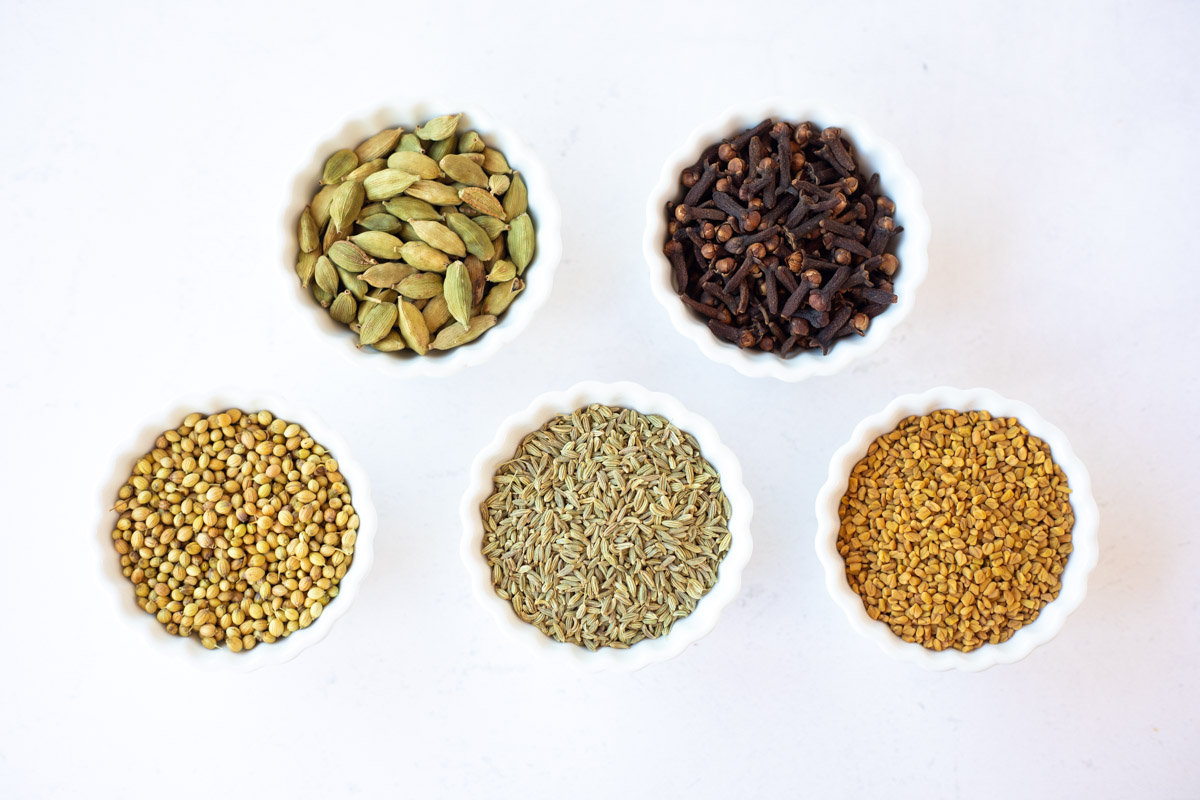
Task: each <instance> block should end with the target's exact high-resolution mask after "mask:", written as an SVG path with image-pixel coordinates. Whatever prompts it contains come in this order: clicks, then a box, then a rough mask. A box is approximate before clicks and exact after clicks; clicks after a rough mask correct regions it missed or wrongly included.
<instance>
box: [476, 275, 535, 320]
mask: <svg viewBox="0 0 1200 800" xmlns="http://www.w3.org/2000/svg"><path fill="white" fill-rule="evenodd" d="M524 288H525V284H524V282H523V281H522V280H521V279H520V278H513V279H512V280H509V281H505V282H504V283H498V284H496V285H495V286H493V287H492V288H491V290H490V291H489V292H488V293H487V297H485V298H483V313H484V314H492V315H495V316H497V317H498V316H500V315H501V314H503V313H504V312H505V310H506V309H507V308H508V306H509V304H511V303H512V301H513V298H514V297H516V296H517V295H518V294H520V293H521V290H522V289H524Z"/></svg>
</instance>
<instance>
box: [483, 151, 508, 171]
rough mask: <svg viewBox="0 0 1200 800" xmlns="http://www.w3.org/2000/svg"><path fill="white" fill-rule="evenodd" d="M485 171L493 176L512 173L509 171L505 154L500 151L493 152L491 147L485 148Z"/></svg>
mask: <svg viewBox="0 0 1200 800" xmlns="http://www.w3.org/2000/svg"><path fill="white" fill-rule="evenodd" d="M483 170H484V172H490V173H492V174H493V175H506V174H508V173H509V172H512V170H511V169H509V166H508V159H507V158H505V157H504V153H501V152H500V151H499V150H493V149H492V148H490V147H487V148H484V151H483Z"/></svg>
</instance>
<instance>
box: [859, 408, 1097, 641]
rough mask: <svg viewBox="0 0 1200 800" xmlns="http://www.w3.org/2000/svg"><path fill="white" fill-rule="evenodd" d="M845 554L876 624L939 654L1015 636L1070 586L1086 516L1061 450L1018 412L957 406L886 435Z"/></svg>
mask: <svg viewBox="0 0 1200 800" xmlns="http://www.w3.org/2000/svg"><path fill="white" fill-rule="evenodd" d="M840 516H841V530H840V532H839V535H838V552H839V553H841V555H842V557H843V558H844V559H845V560H846V580H847V581H848V582H849V584H850V587H851V588H852V589H854V591H855V592H857V593H858V594H859V595H860V596H861V597H862V600H863V606H864V607H865V608H866V610H867V613H868V614H869V615H870V616H871V618H872V619H876V620H879V621H881V622H884V623H887V625H888V626H889V627H890V628H891V629H892V632H893V633H895V634H896V635H897V636H899V637H901V638H902V639H904V641H906V642H917V643H919V644H921V645H923V646H925V647H928V648H930V649H932V650H944V649H946V648H951V647H952V648H955V649H958V650H963V651H970V650H974V649H975V648H977V647H981V646H983V645H985V644H999V643H1000V642H1003V641H1006V640H1007V639H1008V638H1009V637H1011V636H1012V635H1013V634H1014V633H1015V632H1016V631H1017V630H1019V629H1020V628H1021V627H1022V626H1024V625H1026V624H1028V623H1030V622H1032V621H1033V620H1035V619H1036V618H1037V616H1038V614H1039V613H1040V611H1041V609H1042V608H1043V607H1045V605H1046V604H1047V603H1049V602H1051V601H1053V600H1054V599H1055V598H1056V597H1058V593H1059V590H1060V589H1061V586H1062V584H1061V576H1062V573H1063V570H1064V569H1065V568H1066V563H1067V559H1068V557H1069V556H1070V553H1071V529H1072V528H1073V527H1074V525H1075V515H1074V513H1073V511H1072V509H1071V502H1070V488H1069V487H1068V486H1067V479H1066V476H1065V475H1064V474H1063V472H1062V469H1061V468H1060V467H1059V466H1058V465H1057V464H1055V463H1054V460H1053V459H1052V458H1051V453H1050V448H1049V447H1048V446H1047V445H1046V443H1045V442H1043V441H1042V440H1041V439H1039V438H1037V437H1036V436H1033V435H1031V434H1030V433H1029V431H1028V430H1026V429H1025V428H1024V427H1023V426H1022V425H1021V423H1020V421H1018V420H1017V419H1015V418H1013V417H1001V418H993V417H992V416H991V415H990V414H989V413H988V412H986V411H955V410H951V409H946V410H942V411H935V412H933V413H932V414H928V415H926V416H920V417H908V418H907V419H905V420H903V421H901V423H900V424H899V425H897V426H896V429H895V430H893V431H892V432H890V433H887V434H884V435H883V436H880V437H879V438H878V439H876V440H875V441H874V442H873V443H872V444H871V446H870V448H868V450H867V455H866V456H865V457H864V458H863V459H862V460H861V461H859V462H858V464H857V465H855V467H854V470H853V471H852V472H851V475H850V480H849V484H848V486H847V489H846V493H845V495H844V496H843V497H842V501H841V507H840Z"/></svg>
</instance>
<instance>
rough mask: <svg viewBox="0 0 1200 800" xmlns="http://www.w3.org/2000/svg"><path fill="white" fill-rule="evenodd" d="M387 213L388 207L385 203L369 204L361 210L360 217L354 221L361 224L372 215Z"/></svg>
mask: <svg viewBox="0 0 1200 800" xmlns="http://www.w3.org/2000/svg"><path fill="white" fill-rule="evenodd" d="M386 212H387V207H386V206H385V205H384V204H383V203H367V204H366V205H364V206H363V207H362V208H361V209H359V211H358V217H357V218H356V219H355V220H354V221H355V222H358V223H359V224H361V223H362V221H363V219H365V218H366V217H369V216H371V215H372V214H384V213H386Z"/></svg>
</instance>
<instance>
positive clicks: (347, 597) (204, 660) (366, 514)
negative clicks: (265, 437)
mask: <svg viewBox="0 0 1200 800" xmlns="http://www.w3.org/2000/svg"><path fill="white" fill-rule="evenodd" d="M229 408H240V409H242V410H243V411H258V410H262V409H266V410H267V411H270V412H271V413H272V414H274V415H275V416H276V417H280V418H283V419H286V420H288V421H289V422H295V423H297V424H299V425H300V426H301V427H303V428H304V429H306V430H307V431H308V432H309V433H310V434H311V435H312V437H313V439H315V440H316V441H318V442H320V443H321V444H322V445H324V446H325V447H327V448H328V449H329V451H330V452H331V453H333V455H334V457H335V458H337V461H338V466H339V468H340V470H341V472H342V474H343V475H345V477H346V483H347V485H348V486H349V487H350V492H351V496H352V497H353V499H354V509H355V510H356V511H357V512H358V518H359V528H358V541H357V542H356V543H355V546H354V563H353V564H352V565H351V567H350V569H348V570H347V571H346V575H345V577H344V578H342V580H341V583H339V584H338V587H339V589H338V596H337V597H335V598H334V599H333V601H332V602H330V604H329V605H328V606H326V607H325V611H324V612H322V614H321V616H320V617H318V618H317V619H315V620H313V623H312V624H311V625H309V626H308V627H307V628H305V629H303V630H299V631H296V632H295V633H293V634H291V635H289V636H287V637H286V638H284V639H280V640H278V641H276V642H272V643H271V644H266V643H262V644H259V645H258V646H256V647H255V648H254V649H253V650H250V651H248V652H247V651H243V652H241V653H234V652H232V651H230V650H229V649H228V648H226V647H218V648H217V649H215V650H206V649H204V647H202V646H201V645H200V642H199V640H198V639H197V638H196V637H192V636H189V637H182V636H174V635H172V634H169V633H167V631H166V629H165V628H164V627H163V625H162V624H161V623H160V622H158V621H157V620H156V619H155V618H154V617H153V616H151V615H150V614H147V613H146V612H145V611H143V610H142V609H141V608H139V607H138V605H137V603H136V602H135V600H134V593H133V584H132V583H130V581H129V579H128V578H126V577H125V576H124V575H122V574H121V566H120V557H119V556H118V555H117V552H116V550H114V549H113V540H112V531H113V527H114V524H115V523H116V520H117V514H116V512H114V511H110V510H109V509H111V508H112V507H113V504H114V502H116V498H117V492H118V490H120V488H121V486H123V485H124V484H125V482H126V481H127V480H128V478H129V474H130V472H131V471H132V469H133V466H134V464H136V463H137V461H138V459H139V458H141V457H142V456H143V455H145V454H146V452H147V451H149V450H150V448H152V447H153V446H154V440H155V439H156V438H158V436H159V435H160V434H162V432H163V431H166V430H173V429H174V428H177V427H178V426H179V424H180V423H181V422H182V421H183V418H184V417H186V416H187V415H188V414H191V413H192V412H200V413H203V414H214V413H218V412H220V411H224V410H226V409H229ZM108 463H109V464H110V469H111V473H110V474H109V476H108V479H107V480H106V481H105V482H104V485H103V487H102V488H101V490H100V497H99V502H98V506H99V507H100V508H101V509H102V512H101V515H100V524H99V528H98V530H97V534H96V539H95V542H96V558H97V560H98V562H99V563H98V565H97V570H96V571H97V574H98V575H99V576H100V580H101V582H102V583H103V584H105V585H104V586H102V587H101V589H100V591H99V592H98V595H97V596H98V597H101V598H103V599H104V600H105V601H106V602H108V603H109V604H110V605H111V610H112V616H113V617H114V618H121V621H122V622H124V623H125V624H128V625H129V626H130V628H132V629H134V630H137V631H141V632H142V640H143V642H144V643H145V645H146V649H147V654H148V655H151V656H152V657H153V655H158V656H160V657H162V658H164V659H170V661H171V663H173V664H179V663H185V664H187V665H189V666H191V667H194V668H196V669H200V670H204V671H211V672H252V671H254V670H256V669H260V668H262V667H266V666H269V665H272V664H282V663H284V662H285V661H291V660H292V659H293V658H295V657H296V656H298V655H300V653H301V651H303V650H305V649H307V648H309V647H312V646H313V645H315V644H316V643H317V642H319V641H321V640H322V639H324V638H325V637H326V636H328V635H329V632H330V631H331V630H332V629H333V626H334V623H336V622H337V621H338V619H339V618H340V617H341V616H342V615H343V614H345V613H346V612H347V611H349V610H350V606H351V605H353V603H354V598H355V597H356V596H357V595H358V591H359V589H360V588H361V587H362V584H363V581H364V580H365V579H366V577H367V573H369V572H370V571H371V564H372V562H373V561H374V557H375V551H374V540H375V531H376V530H377V529H378V527H379V522H378V518H377V517H376V514H375V506H374V504H373V503H372V502H371V485H370V482H369V481H368V480H367V473H366V471H365V470H363V468H362V467H361V466H360V465H359V464H358V462H357V461H355V460H354V459H353V458H352V457H351V455H350V448H349V447H347V446H346V442H345V441H344V440H343V439H342V437H341V436H338V435H337V433H335V432H334V431H333V430H332V429H331V428H329V427H328V426H327V425H326V424H325V423H324V422H322V421H321V419H320V418H319V417H318V416H317V415H316V414H314V413H313V412H311V411H309V410H308V409H306V408H303V407H301V406H297V405H296V404H294V403H291V402H289V401H287V400H284V399H282V398H280V397H276V396H273V395H262V394H255V393H248V392H242V391H236V390H229V391H221V392H217V393H213V394H204V395H197V396H194V397H189V398H184V399H181V400H180V401H178V402H176V403H175V404H174V405H173V406H172V407H171V409H170V410H168V411H167V412H166V413H165V414H163V415H162V416H160V417H158V418H157V421H155V422H152V423H147V424H146V425H145V426H143V427H142V429H141V430H140V431H138V433H137V435H136V436H134V437H133V438H132V443H131V444H130V446H129V448H128V449H126V450H123V451H121V452H120V453H117V454H115V455H114V456H113V457H112V458H111V459H109V462H108ZM113 624H117V623H116V622H114V623H113Z"/></svg>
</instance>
